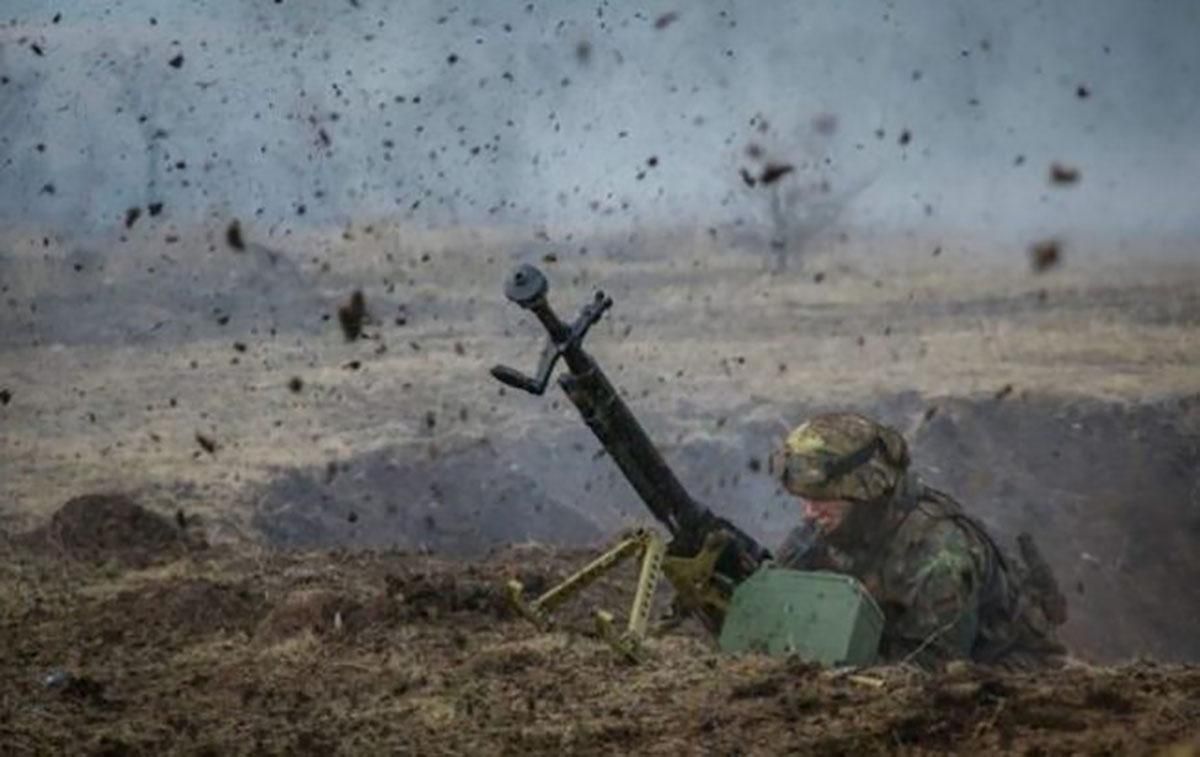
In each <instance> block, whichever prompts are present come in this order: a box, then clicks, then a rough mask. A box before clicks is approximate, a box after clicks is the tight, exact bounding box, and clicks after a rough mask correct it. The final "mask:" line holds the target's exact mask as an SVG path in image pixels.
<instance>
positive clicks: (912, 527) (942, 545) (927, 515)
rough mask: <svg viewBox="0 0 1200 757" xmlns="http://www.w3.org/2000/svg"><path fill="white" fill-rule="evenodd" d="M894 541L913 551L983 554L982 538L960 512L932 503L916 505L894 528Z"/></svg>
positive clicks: (984, 549) (984, 547) (984, 546)
mask: <svg viewBox="0 0 1200 757" xmlns="http://www.w3.org/2000/svg"><path fill="white" fill-rule="evenodd" d="M895 538H896V539H897V540H898V541H899V542H900V543H901V544H902V545H904V546H905V547H906V549H908V550H913V551H921V552H927V551H938V552H941V551H946V550H949V551H955V552H972V553H982V552H985V551H986V545H985V544H984V541H983V539H982V538H981V537H980V535H979V534H978V533H977V532H976V529H975V528H973V527H972V526H971V524H970V523H968V522H967V520H966V518H965V516H963V514H962V511H961V509H958V508H953V509H951V508H946V507H944V506H941V505H939V504H938V503H936V502H921V503H919V504H918V505H917V506H916V507H915V508H914V509H913V511H912V512H911V513H909V515H908V517H906V518H905V519H904V522H903V523H902V524H901V525H900V528H898V529H897V531H896V537H895Z"/></svg>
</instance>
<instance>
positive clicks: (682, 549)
mask: <svg viewBox="0 0 1200 757" xmlns="http://www.w3.org/2000/svg"><path fill="white" fill-rule="evenodd" d="M548 290H549V284H548V283H547V281H546V277H545V276H544V275H543V274H542V272H541V271H540V270H538V269H537V268H536V267H535V266H532V265H528V264H526V265H522V266H519V267H518V268H517V269H516V270H515V271H513V273H512V274H511V275H510V277H509V279H508V281H507V282H506V284H505V287H504V292H505V295H506V296H507V297H508V299H510V300H512V301H513V302H514V303H516V304H517V305H519V306H521V307H522V308H524V309H526V310H528V311H530V312H532V313H533V314H534V315H535V316H536V317H537V319H538V320H539V321H540V322H541V324H542V326H544V327H545V329H546V332H547V333H548V335H549V336H548V339H547V341H546V345H545V347H544V348H543V350H542V354H541V358H540V360H539V361H538V368H537V372H536V374H535V375H534V376H532V377H531V376H527V375H525V374H523V373H521V372H520V371H517V370H515V369H513V368H509V367H507V366H504V365H497V366H495V367H494V368H492V375H493V376H495V377H496V378H497V379H498V380H499V381H501V382H503V383H505V384H507V385H508V386H511V387H514V388H516V389H521V390H524V391H527V392H529V393H531V394H535V395H541V394H542V393H543V392H545V390H546V386H547V385H548V384H549V381H550V375H551V373H552V372H553V371H554V367H555V365H556V364H557V363H558V361H559V359H560V358H561V359H562V360H564V361H565V362H566V365H567V372H566V373H564V374H562V375H560V376H559V378H558V383H559V386H561V387H562V389H563V391H564V392H566V394H567V397H569V398H570V400H571V402H573V403H574V404H575V407H577V408H578V409H579V413H580V415H582V416H583V420H584V422H585V423H587V425H588V428H590V429H591V430H592V432H593V433H594V434H595V435H596V438H597V439H599V440H600V443H601V444H602V445H604V449H605V450H606V451H607V452H608V453H609V455H610V456H611V457H612V459H613V460H614V461H616V463H617V467H618V468H620V469H621V472H622V473H623V474H624V475H625V478H626V479H627V480H628V481H629V483H630V484H631V485H632V486H633V488H634V490H635V491H636V492H637V493H638V496H639V497H641V499H642V501H643V502H644V503H645V504H646V507H648V508H649V509H650V512H651V513H652V514H653V515H654V517H655V518H656V519H657V520H658V521H659V522H660V523H662V524H663V526H665V527H666V529H667V531H668V532H670V534H671V542H670V544H669V546H668V548H667V554H668V555H669V556H672V557H674V558H676V559H675V560H673V561H672V560H671V558H670V557H669V558H668V562H667V564H665V565H664V572H666V573H667V575H668V577H669V578H671V580H672V582H673V583H674V584H675V587H676V590H677V591H678V593H679V596H680V599H682V600H683V602H684V604H685V606H687V605H690V607H688V609H690V610H692V611H693V612H696V614H698V615H699V616H700V618H701V620H702V622H704V624H705V626H706V627H707V628H708V629H709V630H710V631H711V632H713V633H717V632H719V630H720V626H721V623H722V621H723V618H724V610H725V607H726V606H727V602H728V598H729V596H730V594H731V593H732V591H733V588H734V587H735V586H736V585H737V584H739V583H741V581H743V580H744V579H746V578H748V577H749V576H750V575H751V574H752V573H753V572H754V571H755V570H757V569H758V567H759V565H760V564H761V563H762V562H763V561H764V560H767V559H770V553H769V552H768V551H767V550H766V549H764V548H763V547H762V546H761V545H760V544H759V543H758V542H757V541H755V540H754V539H753V538H751V537H750V536H749V535H747V534H746V533H744V532H742V531H741V530H740V529H739V528H737V527H736V526H734V525H733V524H732V523H730V522H729V521H728V520H726V519H724V518H721V517H719V516H717V515H716V514H715V513H713V512H712V511H710V510H709V509H708V508H707V507H705V506H703V505H701V504H700V503H698V502H696V501H695V500H694V499H692V497H691V495H690V494H688V492H687V490H686V489H684V488H683V485H682V484H681V483H680V482H679V479H678V478H676V477H675V474H674V472H673V471H672V470H671V468H670V467H669V466H668V465H667V463H666V461H665V460H663V457H662V455H661V454H660V453H659V451H658V449H657V448H656V447H655V446H654V443H653V442H651V441H650V438H649V436H647V435H646V432H645V430H644V429H643V428H642V426H641V424H640V423H638V421H637V418H635V417H634V415H633V413H632V412H631V411H630V410H629V407H628V406H627V405H626V404H625V402H624V401H623V400H622V399H621V397H620V396H619V395H618V394H617V392H616V390H615V389H614V388H613V386H612V384H611V383H610V382H609V380H608V378H607V377H606V376H605V375H604V372H603V371H602V370H601V369H600V366H599V365H598V364H597V363H596V361H595V360H594V359H593V358H592V356H591V355H589V354H588V353H587V352H585V351H584V349H583V338H584V336H586V334H587V332H588V329H590V328H591V327H592V325H593V324H595V323H596V322H597V321H599V320H600V318H601V316H602V315H603V314H604V312H605V311H606V310H608V309H609V308H610V307H612V304H613V301H612V298H611V297H608V296H606V295H605V294H604V293H603V292H597V293H596V295H595V298H594V299H593V300H592V302H590V303H588V304H587V305H585V306H584V307H583V309H582V310H581V311H580V314H579V317H578V318H576V319H575V322H574V323H572V324H569V325H568V324H566V323H563V321H562V320H560V319H559V317H558V315H557V314H556V313H555V312H554V310H553V309H552V308H551V307H550V304H549V302H548V301H547V299H546V294H547V292H548Z"/></svg>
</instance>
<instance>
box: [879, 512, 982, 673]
mask: <svg viewBox="0 0 1200 757" xmlns="http://www.w3.org/2000/svg"><path fill="white" fill-rule="evenodd" d="M972 546H973V545H972V542H971V540H970V538H969V537H968V536H967V535H966V534H965V533H963V531H962V529H960V528H958V527H957V526H955V525H953V524H951V523H948V522H947V523H945V524H944V525H942V526H940V527H939V528H937V529H935V532H934V533H933V534H931V535H930V536H929V538H927V539H926V540H924V541H923V542H922V543H921V544H918V545H914V546H913V548H912V550H911V552H910V554H909V555H908V558H909V559H908V560H906V561H905V562H906V566H905V567H906V572H905V573H904V574H903V575H902V576H900V577H899V578H898V579H897V583H898V584H899V588H900V590H901V591H900V592H899V593H900V595H901V597H903V608H902V610H901V612H900V613H899V614H898V616H897V617H896V619H895V622H894V627H893V628H892V629H889V630H890V633H889V634H888V636H889V639H890V644H889V647H890V648H889V649H888V655H887V656H888V657H889V658H890V659H891V660H892V661H896V662H898V661H909V662H914V663H916V664H918V665H920V666H922V667H926V668H930V667H935V666H936V665H938V664H939V663H942V662H945V661H946V660H952V659H961V658H967V657H970V656H971V650H972V647H973V646H974V643H975V637H976V635H977V633H978V630H979V597H980V590H981V588H982V587H981V584H982V580H983V568H984V566H983V565H981V564H980V561H979V555H977V554H975V551H974V550H973V549H972Z"/></svg>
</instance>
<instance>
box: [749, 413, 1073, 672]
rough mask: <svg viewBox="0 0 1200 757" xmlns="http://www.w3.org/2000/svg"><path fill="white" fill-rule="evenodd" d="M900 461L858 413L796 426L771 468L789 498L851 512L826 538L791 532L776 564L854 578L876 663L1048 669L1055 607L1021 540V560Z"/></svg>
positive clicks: (1046, 573) (892, 440)
mask: <svg viewBox="0 0 1200 757" xmlns="http://www.w3.org/2000/svg"><path fill="white" fill-rule="evenodd" d="M908 464H909V457H908V449H907V445H906V444H905V443H904V440H903V438H902V437H901V436H900V435H899V434H898V433H897V432H896V431H894V430H893V429H890V428H887V427H885V426H880V425H878V424H876V423H874V422H873V421H870V420H868V419H866V418H864V417H862V416H859V415H853V414H845V413H842V414H834V415H826V416H820V417H818V418H814V419H813V420H812V421H809V422H808V423H806V424H804V425H802V426H800V427H799V428H797V429H796V431H794V432H793V433H792V434H791V435H790V436H789V437H788V440H787V442H786V443H785V445H784V448H783V449H782V450H781V451H780V452H779V453H777V454H776V456H775V457H774V458H773V460H772V470H773V471H775V472H778V473H779V474H780V476H781V479H782V481H783V483H784V486H785V487H786V488H787V489H788V490H789V491H791V492H793V493H794V494H797V495H799V496H801V497H807V498H809V499H814V500H834V499H838V500H848V501H850V502H852V503H854V504H853V507H852V508H851V511H850V514H849V515H848V516H847V519H846V521H845V522H844V524H843V525H842V526H841V527H839V528H838V529H837V530H836V532H835V534H831V535H829V536H819V535H816V534H815V533H814V529H813V527H812V525H811V524H808V523H806V524H804V525H802V526H800V527H799V528H797V529H796V530H795V531H793V532H792V534H790V535H789V537H788V539H787V540H785V542H784V544H783V547H782V549H781V550H780V551H779V554H778V558H777V561H776V562H777V563H778V564H780V565H782V566H784V567H790V568H796V569H802V570H832V571H836V572H839V573H846V574H849V575H853V576H854V577H855V578H857V579H858V580H860V581H861V582H862V583H863V585H864V586H865V587H866V589H867V590H868V591H869V592H870V593H871V595H872V596H873V597H874V598H875V600H876V602H878V604H879V606H880V608H881V609H882V610H883V612H884V618H885V622H884V629H883V638H882V641H881V645H880V655H881V658H882V659H883V660H884V661H886V662H897V661H912V662H915V663H917V664H919V665H922V666H925V667H932V666H935V665H937V664H939V663H940V662H943V661H946V660H950V659H957V658H969V659H972V660H975V661H978V662H983V663H989V664H998V665H1004V666H1008V667H1020V668H1029V667H1039V666H1044V665H1054V664H1058V663H1060V662H1061V661H1062V657H1063V655H1064V654H1065V650H1064V649H1063V647H1062V645H1061V644H1059V643H1058V641H1057V639H1056V637H1055V626H1057V625H1059V624H1061V623H1062V622H1063V621H1064V620H1065V619H1066V605H1065V601H1064V600H1063V598H1062V594H1061V593H1060V592H1059V591H1058V587H1057V585H1056V584H1055V582H1054V578H1053V576H1052V575H1051V573H1050V570H1049V568H1048V567H1047V566H1046V564H1045V562H1044V561H1042V559H1041V557H1040V555H1039V554H1038V553H1037V550H1036V548H1035V547H1034V546H1033V542H1032V539H1030V538H1029V537H1028V535H1026V534H1023V535H1022V536H1021V537H1020V539H1019V545H1020V548H1021V558H1022V559H1021V562H1020V563H1018V562H1016V561H1014V560H1013V559H1012V558H1011V557H1010V556H1009V555H1007V554H1006V553H1005V552H1004V551H1003V550H1001V549H1000V548H999V546H998V545H997V544H996V543H995V542H994V541H993V540H992V538H991V537H990V536H989V535H988V533H987V532H986V531H985V530H984V528H983V526H982V525H981V524H979V522H978V521H976V520H975V519H973V518H971V517H970V516H968V515H966V514H965V513H964V512H963V510H962V507H961V506H960V505H959V504H958V503H957V502H955V501H954V500H953V499H951V498H950V497H949V496H947V495H946V494H944V493H942V492H940V491H937V490H936V489H932V488H930V487H927V486H925V485H924V484H922V483H921V482H920V481H919V480H918V479H917V477H916V476H915V474H913V473H911V472H909V471H908V470H907V468H908ZM776 468H778V470H776ZM835 535H836V536H837V538H836V539H835V538H834V537H835Z"/></svg>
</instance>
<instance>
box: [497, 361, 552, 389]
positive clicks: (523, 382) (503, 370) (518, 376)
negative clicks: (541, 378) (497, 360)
mask: <svg viewBox="0 0 1200 757" xmlns="http://www.w3.org/2000/svg"><path fill="white" fill-rule="evenodd" d="M492 375H493V376H495V377H496V379H497V380H499V381H500V382H501V383H504V384H508V385H509V386H511V387H513V388H514V389H523V390H525V391H527V392H529V393H530V394H541V393H542V391H543V389H542V387H540V386H538V383H537V382H536V381H534V380H533V379H531V378H529V377H528V376H526V375H525V374H523V373H521V372H520V371H518V370H516V369H515V368H509V367H508V366H507V365H497V366H494V367H493V368H492Z"/></svg>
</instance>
